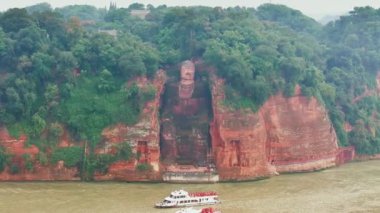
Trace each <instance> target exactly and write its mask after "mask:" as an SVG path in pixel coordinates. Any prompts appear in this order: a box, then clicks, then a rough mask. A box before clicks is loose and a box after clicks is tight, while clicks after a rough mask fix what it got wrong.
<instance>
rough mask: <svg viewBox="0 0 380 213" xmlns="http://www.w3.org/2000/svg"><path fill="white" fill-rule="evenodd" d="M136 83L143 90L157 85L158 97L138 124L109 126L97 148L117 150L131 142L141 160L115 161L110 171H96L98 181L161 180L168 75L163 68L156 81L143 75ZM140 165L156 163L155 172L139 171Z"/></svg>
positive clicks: (156, 96)
mask: <svg viewBox="0 0 380 213" xmlns="http://www.w3.org/2000/svg"><path fill="white" fill-rule="evenodd" d="M134 82H136V83H137V86H138V87H139V88H140V89H142V90H144V89H146V88H147V87H148V86H153V87H154V88H155V90H156V94H155V97H154V99H153V100H152V101H149V102H147V103H146V104H145V106H144V108H143V112H142V113H141V116H140V118H139V121H138V123H137V124H135V125H133V126H126V125H124V124H117V125H115V126H112V127H109V128H106V129H105V130H104V131H103V133H102V137H103V142H102V143H101V144H100V146H99V147H98V148H97V150H96V153H98V154H102V153H113V148H114V146H115V145H116V144H119V143H122V142H128V143H129V144H130V145H131V147H132V152H133V153H134V154H135V156H138V159H137V158H133V159H131V160H130V161H118V162H115V163H113V164H111V165H110V167H109V168H108V173H107V174H95V177H94V178H95V180H127V181H144V180H145V181H148V180H149V181H153V180H160V179H161V176H160V168H159V166H160V162H159V160H160V147H159V143H160V142H159V140H160V124H159V122H158V118H159V107H160V101H161V94H162V92H163V90H164V85H165V82H166V74H165V72H164V71H163V70H159V71H158V72H157V74H156V77H155V78H154V80H153V81H149V80H148V79H146V78H139V79H136V80H135V81H134ZM138 164H148V165H150V166H152V171H145V172H139V171H137V169H136V166H137V165H138Z"/></svg>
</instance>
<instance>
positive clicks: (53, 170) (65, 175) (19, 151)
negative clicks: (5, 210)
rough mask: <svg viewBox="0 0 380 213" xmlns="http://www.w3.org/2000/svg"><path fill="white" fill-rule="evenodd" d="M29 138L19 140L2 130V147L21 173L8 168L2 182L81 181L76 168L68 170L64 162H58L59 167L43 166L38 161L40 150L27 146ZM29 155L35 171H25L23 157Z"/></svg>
mask: <svg viewBox="0 0 380 213" xmlns="http://www.w3.org/2000/svg"><path fill="white" fill-rule="evenodd" d="M26 140H27V137H26V136H25V135H22V136H20V137H19V138H18V139H16V138H13V137H11V136H10V135H9V133H8V131H7V129H6V128H0V145H1V146H3V147H4V148H5V149H6V151H7V153H9V154H11V155H12V158H11V164H12V165H14V166H17V168H18V169H19V171H18V172H17V173H15V174H12V172H11V168H10V167H9V166H6V168H5V169H4V171H3V172H1V173H0V180H1V181H26V180H79V179H80V178H79V173H78V170H77V169H76V168H66V167H64V166H63V164H64V162H63V161H61V162H58V163H57V165H46V166H43V165H41V164H40V163H39V162H38V161H36V158H37V155H38V154H39V153H40V151H39V149H38V148H37V147H36V146H34V145H30V146H26V145H25V142H26ZM25 154H27V155H29V156H30V158H31V161H32V162H33V170H32V171H27V170H26V169H25V159H24V157H23V156H25Z"/></svg>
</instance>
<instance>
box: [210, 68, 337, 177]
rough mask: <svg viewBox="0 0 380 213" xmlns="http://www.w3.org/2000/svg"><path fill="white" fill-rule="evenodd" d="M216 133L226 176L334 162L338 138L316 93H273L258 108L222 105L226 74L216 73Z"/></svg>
mask: <svg viewBox="0 0 380 213" xmlns="http://www.w3.org/2000/svg"><path fill="white" fill-rule="evenodd" d="M212 84H213V85H212V97H213V100H212V101H213V112H214V120H213V122H212V125H211V129H210V132H211V137H212V147H213V154H214V158H215V163H216V166H217V168H218V172H219V174H220V178H221V179H222V180H231V179H232V180H242V179H255V178H259V177H266V176H270V175H272V174H276V173H281V172H300V171H312V170H317V169H322V168H327V167H331V166H334V165H335V158H336V155H337V149H338V145H337V139H336V135H335V130H334V128H333V127H332V125H331V122H330V120H329V118H328V115H327V113H326V110H325V108H324V107H323V106H321V105H320V104H319V103H318V101H317V100H316V99H315V98H310V99H308V98H306V97H303V96H300V95H299V94H300V93H299V92H296V94H298V95H296V96H294V97H290V98H284V97H283V96H282V95H280V94H279V95H276V96H273V97H271V98H270V99H269V100H268V101H267V102H266V103H265V104H264V105H263V106H262V107H261V109H260V110H259V111H258V112H257V113H253V112H250V111H243V110H233V109H229V108H227V107H225V106H223V100H224V98H225V97H224V92H223V80H221V79H219V78H217V77H216V76H215V75H212Z"/></svg>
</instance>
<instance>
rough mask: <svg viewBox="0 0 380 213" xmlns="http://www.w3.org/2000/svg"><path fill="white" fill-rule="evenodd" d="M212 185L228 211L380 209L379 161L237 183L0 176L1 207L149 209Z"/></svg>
mask: <svg viewBox="0 0 380 213" xmlns="http://www.w3.org/2000/svg"><path fill="white" fill-rule="evenodd" d="M180 188H182V189H185V190H188V191H204V190H213V191H216V192H218V193H219V196H220V199H221V200H222V203H221V204H219V205H216V206H215V207H217V208H218V209H220V210H221V211H222V212H223V213H228V212H242V213H244V212H247V213H251V212H252V213H253V212H380V161H368V162H359V163H350V164H346V165H343V166H340V167H337V168H332V169H328V170H323V171H320V172H313V173H300V174H289V175H280V176H277V177H273V178H270V179H265V180H261V181H253V182H242V183H218V184H189V185H183V184H182V185H178V184H163V183H149V184H146V183H144V184H143V183H115V182H111V183H110V182H104V183H83V182H22V183H20V182H2V183H0V212H69V213H75V212H131V213H136V212H149V213H150V212H152V213H161V212H162V213H165V212H166V213H170V212H175V209H154V208H153V204H154V203H155V202H158V201H160V200H161V199H162V198H163V197H165V196H166V195H167V194H168V193H170V192H171V191H172V190H175V189H180Z"/></svg>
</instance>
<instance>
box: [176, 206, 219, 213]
mask: <svg viewBox="0 0 380 213" xmlns="http://www.w3.org/2000/svg"><path fill="white" fill-rule="evenodd" d="M175 213H222V212H221V211H218V210H215V209H213V208H211V207H207V208H202V209H194V208H192V207H189V208H185V209H180V210H178V211H176V212H175Z"/></svg>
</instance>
